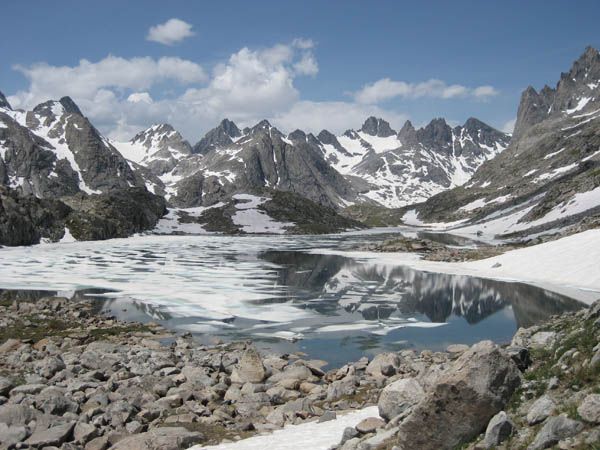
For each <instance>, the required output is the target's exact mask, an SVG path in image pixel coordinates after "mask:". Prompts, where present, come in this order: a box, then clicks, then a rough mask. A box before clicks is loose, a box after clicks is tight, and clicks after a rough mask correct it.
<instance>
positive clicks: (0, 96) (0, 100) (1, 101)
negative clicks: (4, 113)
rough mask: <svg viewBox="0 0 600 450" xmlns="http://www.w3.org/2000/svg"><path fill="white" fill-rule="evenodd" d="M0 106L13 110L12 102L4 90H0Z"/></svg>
mask: <svg viewBox="0 0 600 450" xmlns="http://www.w3.org/2000/svg"><path fill="white" fill-rule="evenodd" d="M0 108H4V109H10V110H12V107H11V106H10V103H8V100H7V99H6V97H5V96H4V94H3V93H2V91H0Z"/></svg>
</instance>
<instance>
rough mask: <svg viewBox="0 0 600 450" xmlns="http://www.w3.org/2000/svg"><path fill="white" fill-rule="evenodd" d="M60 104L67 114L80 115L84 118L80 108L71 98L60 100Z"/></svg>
mask: <svg viewBox="0 0 600 450" xmlns="http://www.w3.org/2000/svg"><path fill="white" fill-rule="evenodd" d="M59 103H60V104H61V105H62V106H63V108H64V110H65V112H66V113H69V114H79V115H80V116H83V114H82V113H81V110H80V109H79V106H77V104H76V103H75V102H74V101H73V99H72V98H71V97H68V96H65V97H63V98H61V99H60V100H59Z"/></svg>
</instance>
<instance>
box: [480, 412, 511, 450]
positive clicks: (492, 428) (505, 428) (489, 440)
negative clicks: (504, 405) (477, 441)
mask: <svg viewBox="0 0 600 450" xmlns="http://www.w3.org/2000/svg"><path fill="white" fill-rule="evenodd" d="M514 431H515V424H514V423H513V422H512V421H511V420H510V419H509V418H508V416H507V414H506V413H505V412H504V411H500V412H499V413H498V414H496V415H495V416H494V417H492V420H490V423H488V426H487V428H486V430H485V438H484V440H483V446H484V447H485V448H486V449H491V448H496V447H497V446H498V445H500V444H501V443H502V442H504V441H505V440H506V439H508V438H509V437H510V436H511V435H512V434H513V433H514Z"/></svg>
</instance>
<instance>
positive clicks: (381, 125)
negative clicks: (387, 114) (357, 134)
mask: <svg viewBox="0 0 600 450" xmlns="http://www.w3.org/2000/svg"><path fill="white" fill-rule="evenodd" d="M360 130H361V131H363V132H364V133H367V134H370V135H371V136H378V137H388V136H393V135H394V134H396V132H395V131H394V130H392V128H391V127H390V124H389V123H388V122H386V121H385V120H383V119H380V118H377V117H373V116H371V117H369V118H368V119H367V120H366V121H365V123H363V126H362V127H361V129H360Z"/></svg>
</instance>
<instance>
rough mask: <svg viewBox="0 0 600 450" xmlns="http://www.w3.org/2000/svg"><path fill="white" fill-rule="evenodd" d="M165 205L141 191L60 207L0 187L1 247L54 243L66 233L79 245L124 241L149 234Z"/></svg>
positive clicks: (79, 198)
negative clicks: (145, 233) (138, 235)
mask: <svg viewBox="0 0 600 450" xmlns="http://www.w3.org/2000/svg"><path fill="white" fill-rule="evenodd" d="M165 213H166V207H165V201H164V199H163V198H162V197H158V196H156V195H153V194H151V193H149V192H148V191H146V190H145V189H143V188H129V189H124V190H119V191H113V192H111V193H108V194H99V195H91V196H87V195H85V194H83V193H79V194H77V195H75V196H72V197H63V201H60V200H53V199H40V198H37V197H35V196H32V195H25V196H23V195H21V194H20V193H19V192H17V191H15V190H12V189H7V188H5V187H2V186H0V245H8V246H16V245H32V244H38V243H39V242H40V240H41V239H42V238H43V239H46V240H48V241H52V242H56V241H58V240H60V239H62V238H63V237H64V235H65V230H66V229H67V228H68V229H69V232H70V233H71V235H72V236H73V237H75V238H76V239H78V240H99V239H111V238H116V237H128V236H131V235H132V234H134V233H139V232H142V231H146V230H150V229H152V228H154V226H155V225H156V223H157V222H158V220H159V219H160V218H161V217H162V216H163V215H164V214H165Z"/></svg>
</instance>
